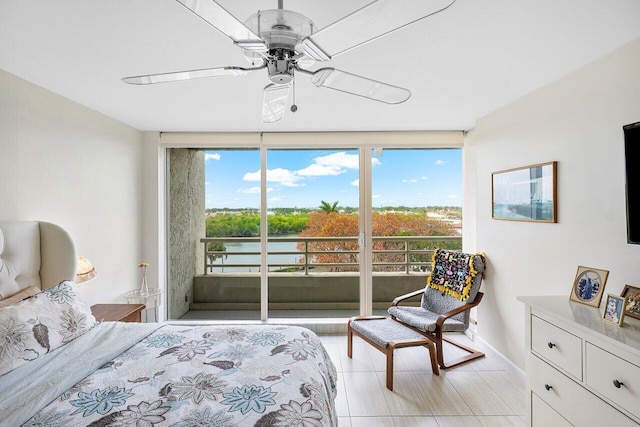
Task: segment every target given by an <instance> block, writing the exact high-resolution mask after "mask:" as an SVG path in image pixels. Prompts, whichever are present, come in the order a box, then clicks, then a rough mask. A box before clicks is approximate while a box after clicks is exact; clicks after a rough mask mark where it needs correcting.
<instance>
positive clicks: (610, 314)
mask: <svg viewBox="0 0 640 427" xmlns="http://www.w3.org/2000/svg"><path fill="white" fill-rule="evenodd" d="M626 302H627V300H626V299H625V298H624V297H620V296H618V295H613V294H607V299H606V300H605V302H604V312H603V313H602V318H603V319H604V320H605V321H607V322H610V323H615V324H616V325H618V326H620V325H622V321H623V319H624V308H625V305H626Z"/></svg>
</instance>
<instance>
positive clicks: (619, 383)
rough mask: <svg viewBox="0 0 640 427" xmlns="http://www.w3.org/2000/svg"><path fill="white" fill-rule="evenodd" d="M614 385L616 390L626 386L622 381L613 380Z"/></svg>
mask: <svg viewBox="0 0 640 427" xmlns="http://www.w3.org/2000/svg"><path fill="white" fill-rule="evenodd" d="M613 385H614V386H615V387H616V388H620V387H622V386H623V385H624V383H623V382H622V381H618V380H613Z"/></svg>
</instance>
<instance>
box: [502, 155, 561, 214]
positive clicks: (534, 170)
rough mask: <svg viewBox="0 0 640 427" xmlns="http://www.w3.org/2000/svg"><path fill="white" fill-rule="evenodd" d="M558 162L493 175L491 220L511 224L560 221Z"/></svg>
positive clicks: (508, 170)
mask: <svg viewBox="0 0 640 427" xmlns="http://www.w3.org/2000/svg"><path fill="white" fill-rule="evenodd" d="M557 167H558V162H549V163H540V164H537V165H531V166H524V167H520V168H515V169H507V170H503V171H499V172H494V173H492V174H491V209H492V212H491V217H492V218H493V219H504V220H509V221H535V222H558V219H557V208H556V206H557V202H556V192H557V191H556V190H557V184H556V170H557Z"/></svg>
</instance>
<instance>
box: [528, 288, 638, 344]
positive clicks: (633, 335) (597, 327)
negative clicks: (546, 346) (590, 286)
mask: <svg viewBox="0 0 640 427" xmlns="http://www.w3.org/2000/svg"><path fill="white" fill-rule="evenodd" d="M518 301H521V302H523V303H525V304H526V305H528V306H530V307H531V308H532V309H534V310H537V311H539V312H540V313H544V314H547V315H549V316H552V317H554V318H555V319H556V320H558V321H560V322H569V323H571V324H573V326H575V327H576V328H578V329H579V330H581V331H583V332H585V333H588V334H591V335H596V336H599V337H600V338H601V339H604V340H606V341H610V342H612V343H614V344H618V345H619V344H623V346H627V347H631V348H632V349H634V350H635V351H634V352H636V353H640V320H638V319H634V318H633V317H628V316H627V317H625V318H624V322H623V324H622V326H617V325H614V324H611V323H608V322H605V321H604V320H603V319H602V311H600V309H599V308H597V307H591V306H588V305H585V304H581V303H579V302H575V301H570V300H569V296H568V295H551V296H521V297H518Z"/></svg>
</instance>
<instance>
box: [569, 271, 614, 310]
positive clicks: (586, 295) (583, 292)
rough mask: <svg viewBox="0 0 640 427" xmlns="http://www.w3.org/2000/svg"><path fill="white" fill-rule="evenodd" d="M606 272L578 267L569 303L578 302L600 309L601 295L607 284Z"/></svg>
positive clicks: (607, 273)
mask: <svg viewBox="0 0 640 427" xmlns="http://www.w3.org/2000/svg"><path fill="white" fill-rule="evenodd" d="M608 276H609V272H608V271H607V270H600V269H597V268H591V267H583V266H578V271H577V272H576V277H575V279H574V280H573V287H572V288H571V296H570V297H569V298H570V299H571V301H576V302H580V303H582V304H586V305H590V306H592V307H600V301H601V300H602V293H603V291H604V287H605V285H606V284H607V277H608Z"/></svg>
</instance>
